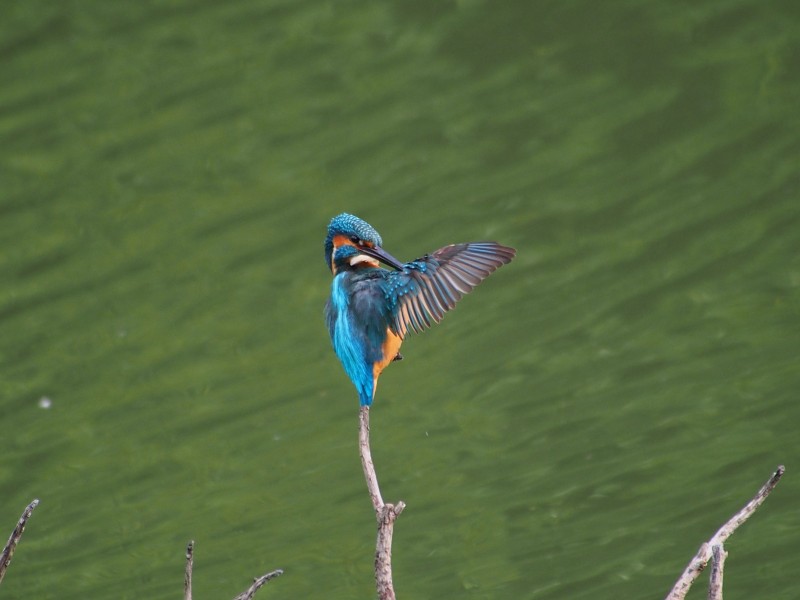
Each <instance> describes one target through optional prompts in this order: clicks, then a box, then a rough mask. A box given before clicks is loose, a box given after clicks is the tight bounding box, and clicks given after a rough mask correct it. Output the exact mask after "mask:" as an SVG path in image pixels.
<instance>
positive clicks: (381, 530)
mask: <svg viewBox="0 0 800 600" xmlns="http://www.w3.org/2000/svg"><path fill="white" fill-rule="evenodd" d="M358 445H359V450H360V453H361V466H362V467H363V468H364V478H365V479H366V480H367V489H368V490H369V496H370V499H371V500H372V507H373V508H374V509H375V518H376V519H377V521H378V539H377V541H376V544H375V585H376V587H377V590H378V598H380V600H394V599H395V593H394V584H393V583H392V535H393V533H394V522H395V520H396V519H397V515H399V514H400V513H401V512H403V509H404V508H405V507H406V505H405V503H404V502H402V501H400V502H398V503H397V504H384V503H383V498H382V497H381V490H380V487H379V486H378V476H377V475H376V474H375V465H374V463H373V462H372V452H371V451H370V448H369V406H362V407H361V410H360V411H359V430H358Z"/></svg>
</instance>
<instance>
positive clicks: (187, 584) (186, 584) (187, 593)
mask: <svg viewBox="0 0 800 600" xmlns="http://www.w3.org/2000/svg"><path fill="white" fill-rule="evenodd" d="M193 566H194V540H190V541H189V543H188V544H187V545H186V571H185V573H184V574H183V600H192V567H193Z"/></svg>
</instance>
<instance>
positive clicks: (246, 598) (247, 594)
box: [233, 569, 283, 600]
mask: <svg viewBox="0 0 800 600" xmlns="http://www.w3.org/2000/svg"><path fill="white" fill-rule="evenodd" d="M281 575H283V569H275V570H274V571H271V572H269V573H267V574H266V575H262V576H261V577H256V578H255V579H254V580H253V585H251V586H250V587H249V588H247V589H246V590H245V591H243V592H242V593H241V594H239V595H238V596H236V598H234V599H233V600H251V598H252V597H253V596H255V595H256V592H257V591H258V588H260V587H261V586H262V585H264V584H265V583H267V582H268V581H270V580H271V579H275V578H276V577H280V576H281Z"/></svg>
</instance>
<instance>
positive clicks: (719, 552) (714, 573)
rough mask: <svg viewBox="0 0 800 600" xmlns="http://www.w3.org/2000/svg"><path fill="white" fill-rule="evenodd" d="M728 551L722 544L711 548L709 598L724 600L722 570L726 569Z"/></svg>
mask: <svg viewBox="0 0 800 600" xmlns="http://www.w3.org/2000/svg"><path fill="white" fill-rule="evenodd" d="M727 556H728V553H727V552H725V549H724V548H723V547H722V544H716V545H715V546H714V547H713V548H712V549H711V559H712V562H711V575H709V578H708V579H709V581H708V600H722V572H723V571H724V569H725V558H726V557H727Z"/></svg>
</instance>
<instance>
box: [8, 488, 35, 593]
mask: <svg viewBox="0 0 800 600" xmlns="http://www.w3.org/2000/svg"><path fill="white" fill-rule="evenodd" d="M37 506H39V500H38V499H36V500H34V501H33V502H31V503H30V504H28V506H26V507H25V510H24V511H22V516H21V517H20V518H19V521H17V526H16V527H14V531H12V532H11V537H9V538H8V542H6V547H5V548H3V554H2V555H0V581H3V577H5V575H6V569H8V565H10V564H11V558H12V557H13V556H14V550H16V548H17V543H18V542H19V540H20V538H21V537H22V534H23V532H24V531H25V525H26V523H27V522H28V519H30V518H31V515H32V514H33V510H34V509H35V508H36V507H37Z"/></svg>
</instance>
